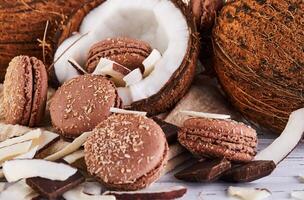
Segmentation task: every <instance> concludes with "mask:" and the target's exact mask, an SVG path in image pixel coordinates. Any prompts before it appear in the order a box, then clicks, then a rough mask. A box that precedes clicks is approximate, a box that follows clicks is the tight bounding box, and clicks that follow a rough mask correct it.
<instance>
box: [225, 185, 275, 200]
mask: <svg viewBox="0 0 304 200" xmlns="http://www.w3.org/2000/svg"><path fill="white" fill-rule="evenodd" d="M227 192H228V195H230V196H234V197H238V198H239V199H242V200H263V199H266V198H268V197H269V196H271V193H270V191H269V190H267V189H259V188H245V187H233V186H230V187H229V188H228V190H227Z"/></svg>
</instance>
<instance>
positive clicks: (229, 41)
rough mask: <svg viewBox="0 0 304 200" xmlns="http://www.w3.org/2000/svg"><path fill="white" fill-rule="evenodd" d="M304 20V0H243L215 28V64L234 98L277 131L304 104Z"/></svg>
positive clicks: (245, 111) (243, 109)
mask: <svg viewBox="0 0 304 200" xmlns="http://www.w3.org/2000/svg"><path fill="white" fill-rule="evenodd" d="M303 22H304V1H303V0H237V1H233V2H230V3H228V4H226V5H225V6H224V8H223V9H222V11H221V14H220V16H219V18H218V20H217V23H216V26H215V27H214V30H213V45H214V53H215V57H214V58H215V59H214V60H215V70H216V72H217V75H218V78H219V80H220V82H221V85H222V87H223V89H224V90H225V91H226V93H227V94H228V96H229V98H230V100H231V102H232V103H233V104H234V105H235V106H236V107H237V108H238V109H239V110H240V111H241V112H242V113H243V114H244V115H245V116H246V117H248V118H249V119H250V120H252V121H253V122H257V123H259V124H260V125H262V126H264V127H267V128H270V129H271V130H273V131H276V132H279V131H281V130H282V129H283V128H284V126H285V125H286V122H287V119H288V116H289V114H290V113H291V112H292V111H293V110H296V109H298V108H300V107H303V106H304V78H303V74H304V24H303Z"/></svg>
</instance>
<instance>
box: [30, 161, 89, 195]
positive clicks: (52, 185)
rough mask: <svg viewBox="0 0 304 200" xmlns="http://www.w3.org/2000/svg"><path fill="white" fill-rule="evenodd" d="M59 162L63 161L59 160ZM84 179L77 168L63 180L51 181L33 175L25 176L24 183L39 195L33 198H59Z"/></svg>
mask: <svg viewBox="0 0 304 200" xmlns="http://www.w3.org/2000/svg"><path fill="white" fill-rule="evenodd" d="M59 162H64V161H63V160H60V161H59ZM64 163H65V162H64ZM84 180H85V179H84V177H83V176H82V174H81V173H80V171H79V170H78V171H77V172H76V173H75V174H74V175H73V176H71V177H69V178H68V179H67V180H65V181H53V180H50V179H45V178H40V177H34V178H27V179H26V184H27V185H29V186H30V187H31V188H32V189H33V190H35V191H36V192H38V193H39V194H40V195H41V196H38V197H36V198H34V199H35V200H40V199H41V200H42V199H45V198H47V199H60V198H59V197H61V195H62V194H63V193H65V192H66V191H68V190H70V189H72V188H73V187H75V186H77V185H79V184H80V183H82V182H84ZM42 197H45V198H42Z"/></svg>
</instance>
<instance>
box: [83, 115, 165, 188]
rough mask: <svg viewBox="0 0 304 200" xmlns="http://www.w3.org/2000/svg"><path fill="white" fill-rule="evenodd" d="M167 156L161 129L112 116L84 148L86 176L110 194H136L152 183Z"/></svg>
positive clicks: (144, 121) (143, 121) (134, 118)
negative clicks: (94, 180)
mask: <svg viewBox="0 0 304 200" xmlns="http://www.w3.org/2000/svg"><path fill="white" fill-rule="evenodd" d="M168 152H169V149H168V143H167V141H166V138H165V134H164V132H163V131H162V129H161V128H160V126H159V125H157V124H156V123H155V122H154V121H153V120H152V119H149V118H147V117H145V116H140V115H135V114H113V115H111V116H110V117H109V118H108V119H107V120H105V121H103V122H102V123H100V124H99V125H98V126H97V127H96V128H95V129H94V130H93V132H92V135H91V136H89V138H88V139H87V141H86V143H85V145H84V153H85V162H86V165H87V170H88V172H89V173H90V174H91V175H92V176H94V177H95V178H96V179H97V180H99V181H100V182H101V183H102V184H103V185H104V186H105V187H107V188H108V189H111V190H123V191H128V190H138V189H142V188H145V187H147V186H148V185H150V184H151V183H153V182H155V181H156V180H157V179H158V178H159V177H160V176H161V173H162V171H163V169H164V167H165V165H166V163H167V160H168Z"/></svg>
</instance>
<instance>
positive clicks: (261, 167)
mask: <svg viewBox="0 0 304 200" xmlns="http://www.w3.org/2000/svg"><path fill="white" fill-rule="evenodd" d="M275 168H276V165H275V163H274V162H273V161H262V160H261V161H259V160H257V161H251V162H249V163H247V164H244V165H236V166H234V167H232V168H231V169H230V170H228V171H227V172H226V173H225V175H224V176H223V177H222V179H223V180H224V181H227V182H251V181H254V180H257V179H260V178H263V177H265V176H268V175H269V174H271V172H272V171H273V170H274V169H275Z"/></svg>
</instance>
